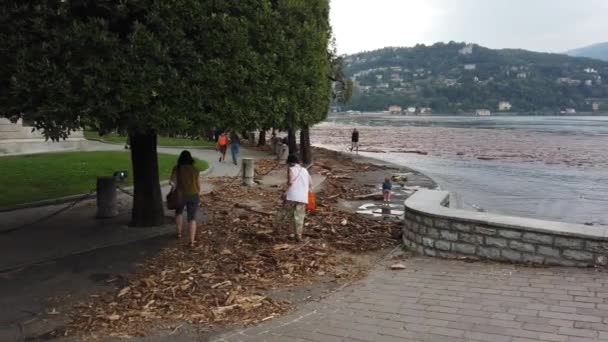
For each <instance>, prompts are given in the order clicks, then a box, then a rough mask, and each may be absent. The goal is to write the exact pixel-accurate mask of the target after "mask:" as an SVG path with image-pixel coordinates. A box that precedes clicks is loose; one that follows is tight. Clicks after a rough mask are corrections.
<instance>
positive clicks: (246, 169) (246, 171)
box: [243, 158, 255, 186]
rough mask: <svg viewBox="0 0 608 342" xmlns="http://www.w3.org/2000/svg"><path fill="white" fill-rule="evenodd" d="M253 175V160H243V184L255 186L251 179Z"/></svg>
mask: <svg viewBox="0 0 608 342" xmlns="http://www.w3.org/2000/svg"><path fill="white" fill-rule="evenodd" d="M254 175H255V166H254V162H253V158H243V184H244V185H247V186H253V185H254V184H255V182H254V180H253V177H254Z"/></svg>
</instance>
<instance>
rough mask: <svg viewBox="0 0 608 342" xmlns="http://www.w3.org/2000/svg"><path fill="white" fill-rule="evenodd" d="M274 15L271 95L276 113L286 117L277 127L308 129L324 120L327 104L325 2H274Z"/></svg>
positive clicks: (326, 25)
mask: <svg viewBox="0 0 608 342" xmlns="http://www.w3.org/2000/svg"><path fill="white" fill-rule="evenodd" d="M275 15H276V17H277V23H278V24H279V27H280V31H279V32H278V39H277V44H276V45H275V47H276V49H277V50H275V51H276V53H277V56H278V59H277V65H276V71H277V73H278V76H279V77H278V79H277V83H276V87H275V92H274V93H275V94H277V101H278V103H279V110H280V111H282V112H283V113H288V116H287V117H285V119H286V121H284V122H283V124H282V125H281V126H282V127H290V126H291V127H293V128H298V127H304V126H307V125H312V124H314V123H317V122H319V121H322V120H324V118H325V116H326V115H327V111H328V109H329V102H330V92H331V80H330V79H329V75H330V59H329V55H328V50H327V49H328V47H329V38H330V35H331V33H330V31H331V30H330V26H329V1H328V0H284V1H277V2H276V7H275Z"/></svg>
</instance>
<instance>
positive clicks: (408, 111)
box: [407, 107, 416, 115]
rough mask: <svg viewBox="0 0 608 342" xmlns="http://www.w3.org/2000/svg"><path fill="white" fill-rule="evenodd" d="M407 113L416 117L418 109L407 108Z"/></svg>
mask: <svg viewBox="0 0 608 342" xmlns="http://www.w3.org/2000/svg"><path fill="white" fill-rule="evenodd" d="M407 113H408V114H409V115H414V114H416V107H407Z"/></svg>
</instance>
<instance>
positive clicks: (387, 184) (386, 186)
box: [382, 177, 393, 203]
mask: <svg viewBox="0 0 608 342" xmlns="http://www.w3.org/2000/svg"><path fill="white" fill-rule="evenodd" d="M391 190H393V183H391V177H386V178H384V183H382V194H383V195H384V203H389V202H390V201H391Z"/></svg>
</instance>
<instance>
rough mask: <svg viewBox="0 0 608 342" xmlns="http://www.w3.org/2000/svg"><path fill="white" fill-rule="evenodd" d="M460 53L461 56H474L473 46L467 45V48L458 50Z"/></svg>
mask: <svg viewBox="0 0 608 342" xmlns="http://www.w3.org/2000/svg"><path fill="white" fill-rule="evenodd" d="M458 53H459V54H461V55H472V54H473V44H467V46H465V47H463V48H462V49H460V50H458Z"/></svg>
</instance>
